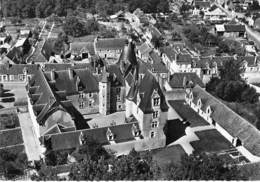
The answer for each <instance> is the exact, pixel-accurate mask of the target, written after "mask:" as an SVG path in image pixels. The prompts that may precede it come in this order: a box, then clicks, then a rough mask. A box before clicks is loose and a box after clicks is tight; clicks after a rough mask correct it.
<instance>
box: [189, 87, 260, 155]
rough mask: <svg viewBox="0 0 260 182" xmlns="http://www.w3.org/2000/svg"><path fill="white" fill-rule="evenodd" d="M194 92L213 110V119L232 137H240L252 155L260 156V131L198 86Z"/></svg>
mask: <svg viewBox="0 0 260 182" xmlns="http://www.w3.org/2000/svg"><path fill="white" fill-rule="evenodd" d="M192 92H193V93H194V95H195V96H194V97H197V98H200V99H201V100H202V105H203V104H206V105H207V106H210V107H211V109H212V114H211V117H212V119H213V120H214V121H216V122H217V123H218V124H219V125H220V126H221V127H223V128H224V129H225V130H226V131H227V132H228V133H229V134H230V135H231V136H233V137H238V138H239V139H240V140H241V141H242V144H243V146H244V147H245V148H246V149H248V150H249V151H250V152H251V153H252V154H254V155H256V156H260V131H259V130H258V129H257V128H256V127H255V126H253V125H252V124H251V123H249V122H248V121H247V120H245V119H244V118H242V117H241V116H239V115H238V114H236V113H235V112H234V111H232V110H231V109H230V108H229V107H227V106H226V105H225V104H223V103H222V102H221V101H219V100H218V99H217V98H215V97H213V96H212V95H210V94H209V93H208V92H207V91H205V90H204V89H202V88H201V87H200V86H198V85H196V86H195V87H194V88H193V90H192Z"/></svg>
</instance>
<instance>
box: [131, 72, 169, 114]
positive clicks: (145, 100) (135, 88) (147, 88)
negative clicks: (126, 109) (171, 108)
mask: <svg viewBox="0 0 260 182" xmlns="http://www.w3.org/2000/svg"><path fill="white" fill-rule="evenodd" d="M154 91H157V92H158V94H159V96H160V101H161V102H160V108H161V110H162V111H163V112H166V111H168V106H167V104H166V100H165V96H164V94H163V92H162V90H161V88H160V86H159V83H158V82H157V81H156V78H155V77H154V76H153V75H152V73H150V72H149V71H147V72H146V73H145V75H144V77H143V79H141V80H140V81H139V83H138V82H137V81H135V82H133V84H132V85H131V88H130V90H129V92H128V94H127V99H128V100H131V101H133V102H135V103H136V104H137V94H139V93H142V96H140V99H141V101H140V104H139V108H140V109H141V110H142V111H143V112H144V113H145V114H148V113H152V112H153V108H152V94H153V93H154Z"/></svg>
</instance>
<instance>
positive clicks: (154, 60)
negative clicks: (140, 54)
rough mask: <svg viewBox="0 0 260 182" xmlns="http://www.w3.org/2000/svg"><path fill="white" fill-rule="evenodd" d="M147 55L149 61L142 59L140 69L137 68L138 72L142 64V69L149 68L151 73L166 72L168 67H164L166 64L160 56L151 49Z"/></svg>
mask: <svg viewBox="0 0 260 182" xmlns="http://www.w3.org/2000/svg"><path fill="white" fill-rule="evenodd" d="M149 56H150V59H151V61H149V62H143V61H142V63H140V70H139V71H140V72H141V69H142V68H141V67H142V64H144V65H145V66H146V68H143V69H149V70H150V71H151V72H153V73H168V69H167V68H166V66H165V65H164V63H163V62H162V59H161V57H160V56H159V55H158V54H157V53H155V52H154V51H152V52H151V53H150V54H149ZM140 61H141V60H140ZM140 61H139V62H140Z"/></svg>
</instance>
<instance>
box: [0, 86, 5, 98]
mask: <svg viewBox="0 0 260 182" xmlns="http://www.w3.org/2000/svg"><path fill="white" fill-rule="evenodd" d="M3 95H4V85H3V84H2V83H1V84H0V97H3Z"/></svg>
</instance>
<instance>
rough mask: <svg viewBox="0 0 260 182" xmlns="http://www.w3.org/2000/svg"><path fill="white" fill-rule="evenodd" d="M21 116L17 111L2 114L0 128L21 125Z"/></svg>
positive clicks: (0, 115)
mask: <svg viewBox="0 0 260 182" xmlns="http://www.w3.org/2000/svg"><path fill="white" fill-rule="evenodd" d="M19 126H20V123H19V118H18V116H17V115H16V114H15V113H8V114H7V113H6V114H0V130H5V129H10V128H16V127H19Z"/></svg>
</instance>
